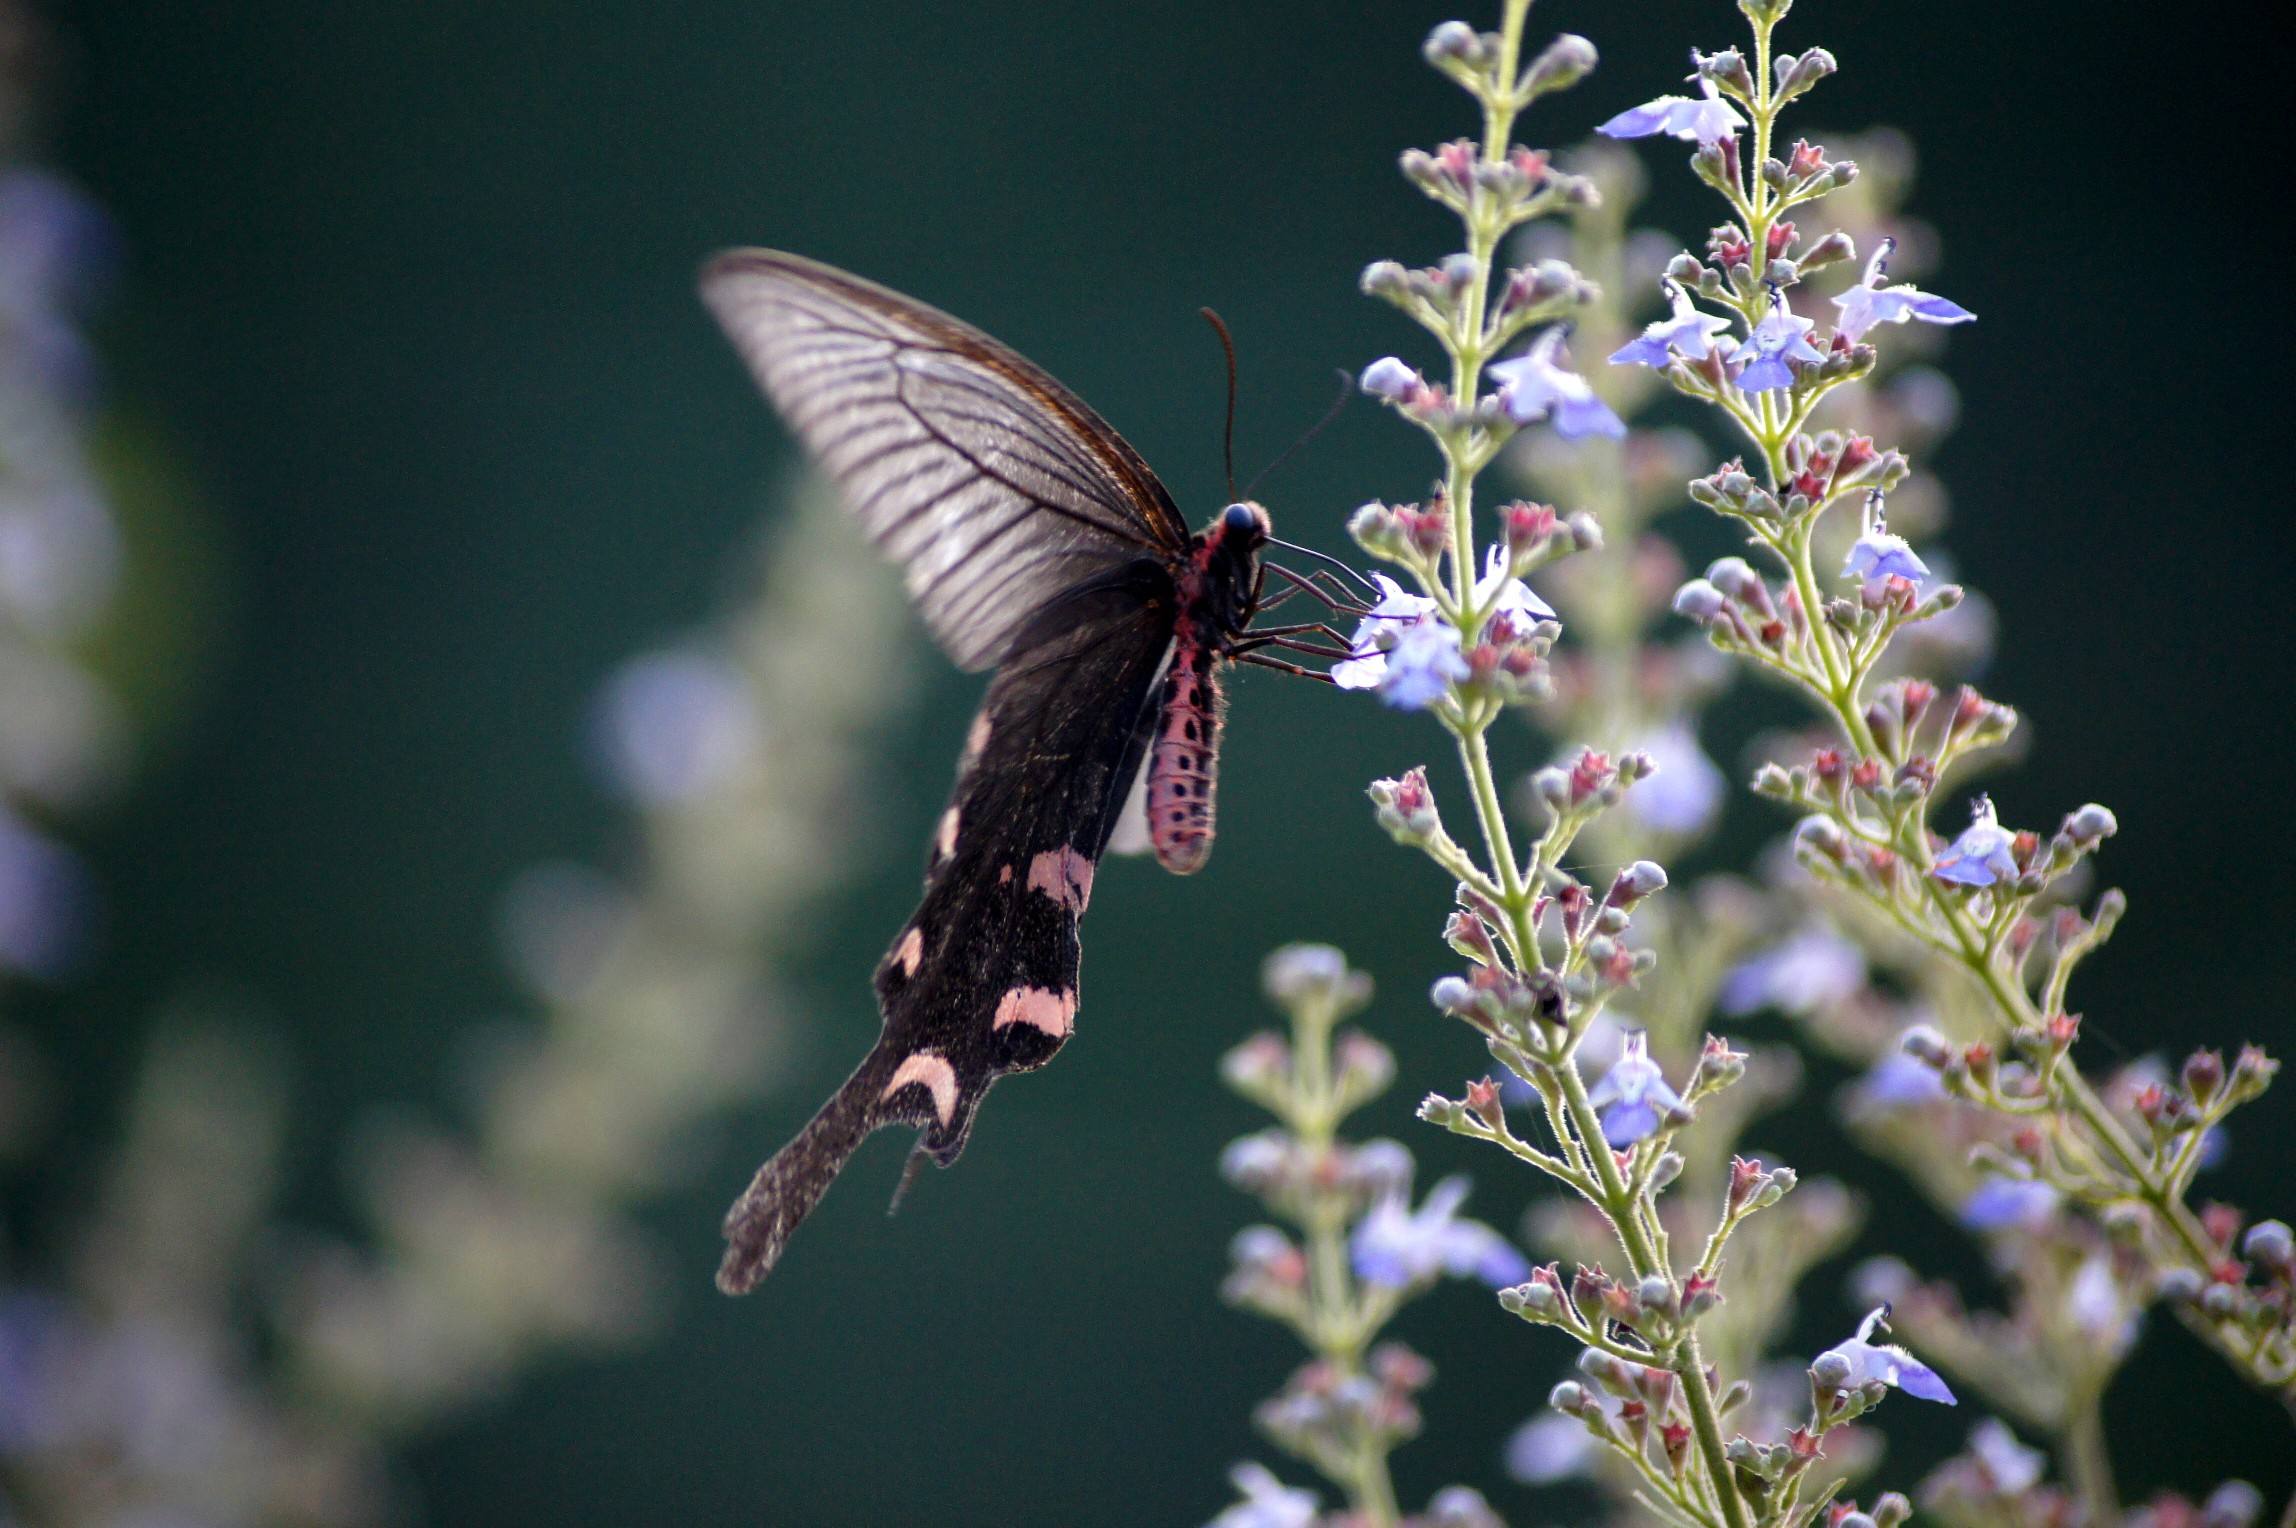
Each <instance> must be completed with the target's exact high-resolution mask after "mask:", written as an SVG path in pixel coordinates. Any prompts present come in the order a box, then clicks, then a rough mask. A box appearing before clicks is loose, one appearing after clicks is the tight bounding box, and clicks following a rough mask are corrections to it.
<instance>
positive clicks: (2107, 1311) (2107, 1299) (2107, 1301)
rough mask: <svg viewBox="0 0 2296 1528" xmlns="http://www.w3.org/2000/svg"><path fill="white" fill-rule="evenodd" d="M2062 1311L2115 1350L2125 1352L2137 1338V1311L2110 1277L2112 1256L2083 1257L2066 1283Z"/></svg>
mask: <svg viewBox="0 0 2296 1528" xmlns="http://www.w3.org/2000/svg"><path fill="white" fill-rule="evenodd" d="M2065 1314H2066V1315H2068V1316H2071V1317H2072V1318H2073V1324H2074V1325H2075V1326H2077V1327H2079V1328H2080V1329H2081V1330H2082V1331H2084V1332H2086V1333H2088V1334H2089V1336H2090V1337H2091V1338H2093V1339H2095V1340H2096V1341H2097V1342H2099V1343H2101V1344H2103V1345H2105V1346H2106V1347H2107V1348H2109V1349H2110V1350H2111V1351H2112V1352H2114V1353H2124V1352H2126V1351H2128V1347H2129V1344H2131V1343H2133V1342H2135V1341H2136V1336H2137V1324H2138V1316H2139V1312H2138V1310H2137V1308H2136V1306H2135V1304H2134V1302H2132V1301H2131V1300H2130V1299H2129V1297H2128V1294H2127V1292H2126V1291H2124V1290H2123V1289H2122V1287H2121V1282H2120V1280H2118V1279H2116V1278H2114V1277H2113V1265H2112V1259H2111V1258H2110V1257H2109V1256H2107V1255H2106V1254H2104V1253H2102V1252H2099V1253H2095V1254H2092V1255H2091V1256H2089V1257H2087V1258H2085V1259H2083V1260H2082V1262H2081V1266H2080V1267H2078V1268H2076V1269H2074V1270H2073V1278H2072V1282H2071V1283H2069V1284H2067V1285H2066V1286H2065Z"/></svg>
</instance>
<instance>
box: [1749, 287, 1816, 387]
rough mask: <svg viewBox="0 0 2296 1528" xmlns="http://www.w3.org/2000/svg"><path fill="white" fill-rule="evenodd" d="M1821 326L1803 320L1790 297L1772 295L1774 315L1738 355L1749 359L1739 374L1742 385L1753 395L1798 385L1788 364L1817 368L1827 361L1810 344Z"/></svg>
mask: <svg viewBox="0 0 2296 1528" xmlns="http://www.w3.org/2000/svg"><path fill="white" fill-rule="evenodd" d="M1816 327H1817V324H1816V323H1815V322H1814V321H1813V320H1811V319H1807V318H1804V317H1802V316H1801V315H1800V314H1798V313H1796V312H1795V311H1794V310H1793V309H1792V308H1789V307H1787V306H1786V294H1785V293H1783V292H1780V291H1777V290H1776V289H1774V288H1773V289H1772V291H1771V293H1770V311H1769V312H1768V313H1767V314H1766V315H1764V317H1763V319H1762V321H1761V322H1760V323H1758V324H1756V325H1755V326H1754V332H1753V333H1752V334H1749V335H1748V336H1746V343H1745V344H1744V345H1743V346H1742V347H1741V348H1740V349H1739V351H1738V353H1739V354H1740V355H1742V356H1745V357H1748V359H1747V361H1746V367H1745V370H1743V371H1741V372H1739V373H1738V385H1739V386H1740V387H1742V388H1744V389H1745V390H1746V391H1747V392H1750V393H1766V392H1769V391H1771V390H1772V389H1774V388H1780V387H1792V386H1793V385H1794V373H1793V368H1792V367H1791V366H1790V365H1788V364H1787V363H1789V362H1792V361H1802V362H1805V363H1808V364H1812V365H1814V364H1816V363H1817V362H1819V361H1822V360H1824V359H1825V357H1824V356H1823V355H1821V354H1819V352H1818V349H1817V347H1816V346H1815V345H1812V344H1811V343H1810V340H1809V334H1810V331H1811V330H1812V329H1815V328H1816Z"/></svg>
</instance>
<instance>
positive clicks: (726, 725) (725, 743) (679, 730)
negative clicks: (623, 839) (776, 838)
mask: <svg viewBox="0 0 2296 1528" xmlns="http://www.w3.org/2000/svg"><path fill="white" fill-rule="evenodd" d="M595 736H596V738H597V747H598V752H599V755H600V757H601V758H602V760H603V761H604V763H605V766H606V770H607V773H608V774H609V775H610V776H611V777H612V778H613V780H614V783H615V784H617V785H619V786H620V787H621V788H622V789H623V790H624V791H626V792H628V793H629V795H630V796H631V797H633V798H634V799H636V800H638V801H640V802H644V803H647V804H649V805H665V804H668V803H671V802H676V801H684V800H688V799H691V798H692V797H694V796H696V795H698V794H699V793H701V792H702V791H704V790H707V789H708V788H709V787H711V786H713V785H716V784H718V783H719V782H721V781H723V780H724V779H725V778H726V777H727V776H729V775H730V774H731V773H732V772H733V771H734V770H736V769H738V768H739V767H740V766H741V765H742V764H743V763H745V762H746V761H748V760H749V759H750V758H752V757H754V755H755V754H756V752H757V750H758V748H759V747H761V746H762V745H763V742H764V723H763V720H762V719H761V718H760V717H759V716H758V714H757V706H756V702H755V701H754V700H753V699H752V697H751V694H750V690H749V686H748V684H747V682H746V681H745V680H744V679H743V678H742V676H741V674H740V673H739V672H738V671H737V670H735V669H734V667H733V666H732V665H731V664H729V663H727V662H726V661H725V660H724V659H722V658H719V657H717V656H715V655H714V654H709V653H703V652H694V651H673V652H660V653H649V654H647V655H645V656H644V657H640V658H635V659H632V660H631V661H630V662H628V663H626V664H624V665H623V666H622V668H621V669H620V670H619V671H618V672H616V673H615V675H614V676H613V678H612V679H610V680H608V681H607V684H606V689H605V693H604V694H603V695H602V696H600V698H599V705H598V711H597V719H596V731H595Z"/></svg>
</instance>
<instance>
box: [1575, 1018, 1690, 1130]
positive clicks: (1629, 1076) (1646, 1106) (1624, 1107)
mask: <svg viewBox="0 0 2296 1528" xmlns="http://www.w3.org/2000/svg"><path fill="white" fill-rule="evenodd" d="M1649 1043H1650V1037H1649V1035H1648V1034H1647V1033H1646V1032H1644V1031H1642V1030H1639V1029H1634V1030H1629V1031H1627V1034H1626V1048H1625V1050H1624V1052H1623V1053H1622V1054H1621V1055H1620V1056H1619V1058H1618V1060H1617V1062H1616V1063H1615V1064H1613V1065H1612V1067H1611V1069H1610V1070H1609V1071H1607V1072H1605V1073H1603V1077H1602V1081H1600V1082H1598V1083H1596V1084H1595V1085H1594V1089H1593V1091H1592V1092H1590V1093H1589V1094H1588V1095H1587V1102H1589V1103H1591V1104H1593V1105H1594V1106H1595V1110H1596V1112H1597V1114H1599V1115H1600V1117H1601V1119H1602V1138H1603V1139H1604V1140H1606V1141H1608V1142H1609V1143H1610V1144H1611V1146H1612V1147H1613V1148H1623V1147H1627V1146H1632V1145H1633V1144H1634V1143H1635V1142H1636V1141H1639V1140H1641V1139H1643V1138H1644V1137H1645V1136H1648V1135H1649V1134H1651V1132H1653V1131H1655V1130H1656V1129H1657V1128H1658V1123H1659V1120H1660V1119H1661V1118H1662V1117H1663V1116H1664V1115H1665V1114H1666V1113H1667V1112H1668V1111H1670V1110H1674V1109H1679V1108H1681V1107H1682V1098H1681V1096H1680V1095H1679V1094H1677V1093H1676V1092H1675V1091H1674V1089H1673V1088H1671V1087H1669V1086H1668V1085H1667V1082H1666V1074H1665V1073H1664V1072H1662V1071H1661V1070H1659V1066H1658V1063H1657V1062H1655V1061H1653V1060H1651V1059H1650V1055H1649Z"/></svg>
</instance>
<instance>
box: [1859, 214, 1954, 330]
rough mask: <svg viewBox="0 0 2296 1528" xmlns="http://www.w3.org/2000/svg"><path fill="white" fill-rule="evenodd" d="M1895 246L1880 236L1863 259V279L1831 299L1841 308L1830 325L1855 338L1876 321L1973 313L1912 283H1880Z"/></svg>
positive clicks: (1936, 320) (1950, 318) (1937, 320)
mask: <svg viewBox="0 0 2296 1528" xmlns="http://www.w3.org/2000/svg"><path fill="white" fill-rule="evenodd" d="M1896 248H1897V240H1895V239H1884V240H1882V241H1881V247H1880V248H1878V249H1876V250H1875V251H1874V252H1873V258H1872V259H1870V260H1868V261H1867V262H1866V268H1865V279H1863V280H1862V281H1860V282H1859V283H1858V284H1857V285H1856V286H1854V287H1851V288H1850V289H1849V290H1848V291H1846V292H1844V293H1842V295H1841V296H1839V297H1837V298H1835V299H1834V306H1835V307H1837V308H1839V309H1841V310H1842V316H1841V319H1840V320H1839V321H1838V322H1837V323H1836V324H1835V325H1834V328H1835V329H1837V330H1839V331H1840V332H1841V333H1843V334H1845V335H1847V336H1848V337H1849V338H1850V339H1852V340H1853V341H1854V340H1858V339H1861V338H1863V337H1864V335H1865V332H1866V331H1867V330H1868V329H1871V328H1872V327H1873V326H1874V325H1876V324H1902V323H1904V322H1905V321H1906V320H1907V319H1909V318H1918V319H1920V320H1921V321H1922V322H1923V323H1925V324H1966V323H1970V322H1973V321H1974V320H1975V319H1976V317H1977V315H1976V314H1974V313H1972V312H1970V311H1969V310H1968V309H1967V308H1965V307H1963V306H1961V304H1959V303H1957V302H1950V301H1948V300H1947V299H1945V298H1943V297H1937V296H1933V295H1932V294H1930V293H1928V292H1924V291H1923V290H1921V288H1919V287H1916V286H1907V285H1904V284H1902V283H1901V284H1899V285H1897V286H1883V285H1881V278H1882V276H1883V274H1884V273H1885V272H1886V271H1887V270H1888V268H1889V256H1890V251H1892V250H1894V249H1896Z"/></svg>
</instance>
